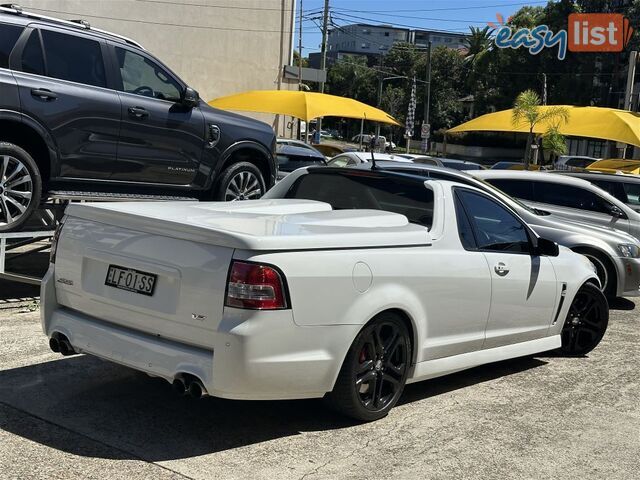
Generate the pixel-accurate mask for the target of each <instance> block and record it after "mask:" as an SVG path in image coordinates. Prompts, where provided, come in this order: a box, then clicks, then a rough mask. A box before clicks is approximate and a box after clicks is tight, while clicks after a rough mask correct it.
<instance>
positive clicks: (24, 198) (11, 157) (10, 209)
mask: <svg viewBox="0 0 640 480" xmlns="http://www.w3.org/2000/svg"><path fill="white" fill-rule="evenodd" d="M41 195H42V179H41V178H40V171H39V170H38V166H37V165H36V162H35V161H34V160H33V158H31V155H29V154H28V153H27V152H26V151H25V150H23V149H22V148H20V147H18V146H16V145H14V144H12V143H6V142H0V232H11V231H14V230H18V229H19V228H20V227H22V226H23V225H24V224H25V223H26V222H27V220H29V217H31V214H32V213H33V212H34V210H35V209H36V208H37V207H38V206H39V204H40V197H41Z"/></svg>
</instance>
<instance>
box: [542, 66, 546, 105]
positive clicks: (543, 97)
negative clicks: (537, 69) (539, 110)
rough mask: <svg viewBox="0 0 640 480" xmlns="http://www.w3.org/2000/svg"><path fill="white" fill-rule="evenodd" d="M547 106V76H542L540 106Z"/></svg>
mask: <svg viewBox="0 0 640 480" xmlns="http://www.w3.org/2000/svg"><path fill="white" fill-rule="evenodd" d="M546 104H547V74H546V73H543V74H542V105H546Z"/></svg>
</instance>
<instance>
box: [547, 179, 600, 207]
mask: <svg viewBox="0 0 640 480" xmlns="http://www.w3.org/2000/svg"><path fill="white" fill-rule="evenodd" d="M535 196H536V199H535V200H536V201H537V202H543V203H548V204H551V205H560V206H562V207H569V208H577V209H579V210H589V211H591V212H597V213H606V214H609V213H610V211H611V205H610V204H609V202H607V201H606V200H604V199H603V198H601V197H599V196H598V195H596V194H595V193H593V192H590V191H589V190H586V189H583V188H578V187H574V186H573V185H564V184H561V183H551V182H536V183H535Z"/></svg>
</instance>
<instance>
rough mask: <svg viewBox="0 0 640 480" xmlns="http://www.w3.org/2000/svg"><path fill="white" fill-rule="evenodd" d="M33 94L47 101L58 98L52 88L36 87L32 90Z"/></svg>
mask: <svg viewBox="0 0 640 480" xmlns="http://www.w3.org/2000/svg"><path fill="white" fill-rule="evenodd" d="M31 95H33V96H34V97H38V98H40V99H42V100H47V101H49V100H55V99H56V98H58V94H57V93H53V92H52V91H51V90H47V89H46V88H34V89H32V90H31Z"/></svg>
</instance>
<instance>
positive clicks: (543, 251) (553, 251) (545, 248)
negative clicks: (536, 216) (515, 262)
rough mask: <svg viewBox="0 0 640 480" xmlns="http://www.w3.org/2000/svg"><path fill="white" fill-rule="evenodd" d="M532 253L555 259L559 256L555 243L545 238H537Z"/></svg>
mask: <svg viewBox="0 0 640 480" xmlns="http://www.w3.org/2000/svg"><path fill="white" fill-rule="evenodd" d="M534 253H535V254H536V255H543V256H545V257H557V256H558V255H560V249H559V248H558V244H557V243H556V242H552V241H551V240H547V239H546V238H538V239H537V242H536V245H535V247H534Z"/></svg>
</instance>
